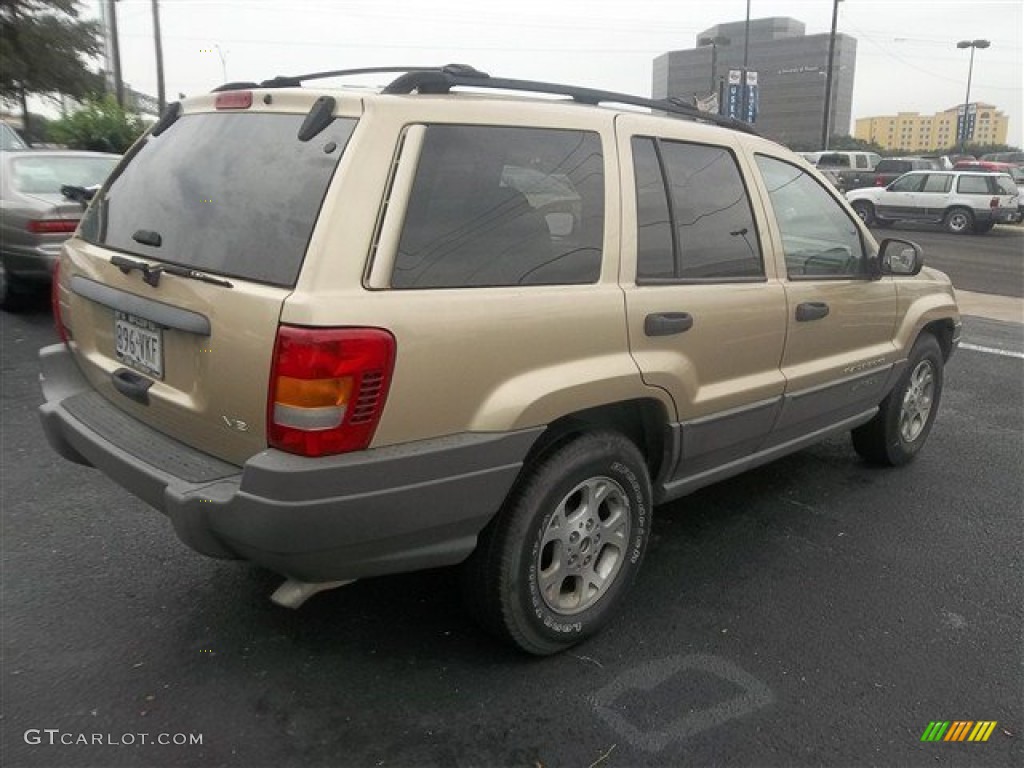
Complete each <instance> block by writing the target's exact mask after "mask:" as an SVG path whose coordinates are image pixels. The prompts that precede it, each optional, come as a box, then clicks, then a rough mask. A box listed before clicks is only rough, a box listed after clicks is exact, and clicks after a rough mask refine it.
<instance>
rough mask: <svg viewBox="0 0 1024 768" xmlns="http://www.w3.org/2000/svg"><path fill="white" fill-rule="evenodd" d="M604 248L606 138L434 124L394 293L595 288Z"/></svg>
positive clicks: (414, 193)
mask: <svg viewBox="0 0 1024 768" xmlns="http://www.w3.org/2000/svg"><path fill="white" fill-rule="evenodd" d="M603 240H604V157H603V154H602V151H601V139H600V137H599V136H598V134H596V133H593V132H589V131H575V130H556V129H548V128H520V127H506V126H479V125H476V126H474V125H429V126H427V127H426V135H425V137H424V142H423V147H422V150H421V152H420V161H419V165H418V167H417V169H416V175H415V178H414V180H413V185H412V191H411V193H410V198H409V204H408V209H407V212H406V216H405V221H404V222H403V225H402V233H401V236H400V239H399V244H398V253H397V254H396V256H395V263H394V268H393V271H392V275H391V287H392V288H399V289H423V288H468V287H480V286H513V285H524V284H534V285H569V284H581V283H593V282H596V281H597V279H598V277H599V276H600V272H601V253H602V244H603Z"/></svg>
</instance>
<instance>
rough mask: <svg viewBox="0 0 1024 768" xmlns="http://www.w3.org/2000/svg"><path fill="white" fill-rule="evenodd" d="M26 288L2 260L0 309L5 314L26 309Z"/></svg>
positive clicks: (0, 269) (0, 263)
mask: <svg viewBox="0 0 1024 768" xmlns="http://www.w3.org/2000/svg"><path fill="white" fill-rule="evenodd" d="M26 298H27V297H26V295H25V287H24V286H23V285H22V284H21V282H20V281H19V280H18V279H17V278H16V277H15V276H14V275H12V274H11V273H10V272H8V271H7V267H6V265H5V264H4V263H3V261H2V260H0V309H2V310H3V311H4V312H18V311H20V310H23V309H25V305H26V303H27V302H26Z"/></svg>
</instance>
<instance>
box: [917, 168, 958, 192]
mask: <svg viewBox="0 0 1024 768" xmlns="http://www.w3.org/2000/svg"><path fill="white" fill-rule="evenodd" d="M952 185H953V177H952V176H950V175H949V174H948V173H929V174H928V178H927V180H926V181H925V183H924V187H923V188H922V189H921V191H922V192H941V193H945V192H949V188H950V187H951V186H952Z"/></svg>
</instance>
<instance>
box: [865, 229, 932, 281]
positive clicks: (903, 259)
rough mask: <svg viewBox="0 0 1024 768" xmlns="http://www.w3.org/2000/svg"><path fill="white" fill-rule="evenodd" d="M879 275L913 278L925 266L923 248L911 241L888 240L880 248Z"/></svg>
mask: <svg viewBox="0 0 1024 768" xmlns="http://www.w3.org/2000/svg"><path fill="white" fill-rule="evenodd" d="M877 259H878V272H879V275H897V276H899V277H912V276H914V275H916V274H917V273H918V272H920V271H921V267H923V266H924V253H923V252H922V251H921V246H920V245H918V244H917V243H912V242H911V241H910V240H899V239H897V238H886V239H885V240H883V241H882V242H881V243H880V244H879V246H878V256H877Z"/></svg>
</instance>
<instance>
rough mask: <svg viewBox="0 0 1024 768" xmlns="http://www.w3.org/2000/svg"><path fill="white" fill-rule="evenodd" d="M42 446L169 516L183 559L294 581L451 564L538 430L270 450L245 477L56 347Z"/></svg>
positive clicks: (466, 548) (47, 371) (44, 353)
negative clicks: (113, 394) (244, 563)
mask: <svg viewBox="0 0 1024 768" xmlns="http://www.w3.org/2000/svg"><path fill="white" fill-rule="evenodd" d="M40 363H41V368H42V372H41V374H40V380H41V383H42V387H43V395H44V399H45V402H44V403H43V405H41V406H40V409H39V412H40V418H41V420H42V424H43V429H44V431H45V433H46V437H47V439H48V440H49V442H50V444H51V445H52V446H53V448H54V449H55V450H56V451H57V452H58V453H60V454H61V455H62V456H64V457H65V458H67V459H69V460H71V461H76V462H78V463H82V464H88V465H91V466H95V467H97V468H98V469H100V470H101V471H103V472H104V473H105V474H107V475H108V476H110V477H111V478H112V479H114V480H115V481H116V482H117V483H118V484H119V485H121V486H123V487H124V488H126V489H128V490H129V491H131V492H132V493H134V494H135V495H137V496H138V497H140V498H141V499H143V500H145V501H146V502H148V503H149V504H150V505H152V506H153V507H155V508H156V509H158V510H159V511H161V512H163V513H164V514H165V515H167V517H168V518H169V519H170V520H171V523H172V524H173V526H174V529H175V531H176V532H177V534H178V536H179V537H180V538H181V540H182V541H184V542H185V543H186V544H187V545H188V546H190V547H191V548H192V549H194V550H196V551H197V552H200V553H202V554H205V555H209V556H211V557H221V558H242V559H246V560H251V561H253V562H255V563H257V564H259V565H261V566H264V567H266V568H270V569H271V570H274V571H277V572H279V573H281V574H283V575H286V576H290V577H292V578H296V579H300V580H302V581H310V582H320V581H336V580H344V579H357V578H362V577H365V576H375V575H380V574H386V573H399V572H404V571H412V570H419V569H423V568H432V567H436V566H442V565H451V564H454V563H457V562H460V561H461V560H463V559H465V558H466V557H467V556H468V555H469V554H470V552H472V551H473V548H474V547H475V546H476V538H477V535H478V534H479V532H480V530H481V529H482V528H483V527H484V526H485V525H486V524H487V522H488V521H489V520H490V519H491V518H492V517H493V515H494V514H495V513H496V512H497V511H498V509H499V507H500V506H501V503H502V501H503V500H504V498H505V496H506V494H507V493H508V491H509V489H510V488H511V486H512V483H513V482H514V480H515V478H516V476H517V474H518V473H519V469H520V467H521V466H522V463H523V460H524V458H525V456H526V454H527V452H528V451H529V449H530V447H531V446H532V445H533V442H534V441H535V440H536V438H537V437H538V436H539V434H540V431H541V430H540V429H535V430H525V431H521V432H513V433H504V434H463V435H454V436H451V437H447V438H440V439H436V440H426V441H421V442H417V443H409V444H405V445H400V446H392V447H387V448H378V449H373V450H367V451H361V452H358V453H352V454H347V455H343V456H332V457H325V458H319V459H306V458H302V457H298V456H292V455H290V454H286V453H282V452H280V451H276V450H265V451H262V452H261V453H258V454H256V455H255V456H253V457H252V458H251V459H250V460H249V461H247V462H246V464H245V465H244V466H242V467H238V466H235V465H232V464H228V463H226V462H223V461H220V460H219V459H216V458H214V457H211V456H208V455H206V454H203V453H201V452H199V451H196V450H195V449H193V448H190V447H189V446H186V445H184V444H182V443H179V442H177V441H175V440H172V439H171V438H169V437H167V436H166V435H163V434H162V433H160V432H157V431H155V430H153V429H152V428H150V427H148V426H146V425H144V424H141V423H140V422H138V421H136V420H135V419H133V418H131V417H129V416H127V415H126V414H124V413H123V412H122V411H120V410H119V409H118V408H117V407H115V406H114V405H112V404H111V403H109V402H107V401H106V400H105V399H104V398H103V397H102V396H100V395H99V394H98V393H96V392H95V391H93V390H92V389H91V387H90V386H89V385H88V383H87V382H86V381H85V379H84V377H83V376H82V374H81V373H80V371H79V370H78V367H77V365H76V364H75V362H74V359H73V357H72V355H71V353H70V352H69V351H68V349H67V348H66V347H64V346H63V345H56V346H51V347H46V348H44V349H43V350H41V352H40Z"/></svg>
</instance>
